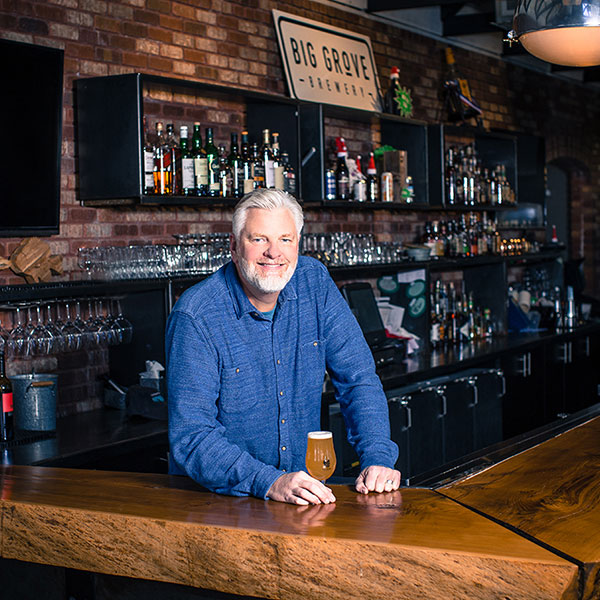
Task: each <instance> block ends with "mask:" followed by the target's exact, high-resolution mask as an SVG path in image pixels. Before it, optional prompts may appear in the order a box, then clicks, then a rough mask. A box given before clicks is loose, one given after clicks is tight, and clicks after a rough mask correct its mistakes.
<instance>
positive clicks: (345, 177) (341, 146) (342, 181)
mask: <svg viewBox="0 0 600 600" xmlns="http://www.w3.org/2000/svg"><path fill="white" fill-rule="evenodd" d="M335 142H336V145H337V164H336V169H335V192H336V197H337V199H338V200H349V199H350V173H349V172H348V165H347V164H346V157H347V156H348V150H347V148H346V142H345V140H344V138H342V137H339V138H337V139H336V141H335Z"/></svg>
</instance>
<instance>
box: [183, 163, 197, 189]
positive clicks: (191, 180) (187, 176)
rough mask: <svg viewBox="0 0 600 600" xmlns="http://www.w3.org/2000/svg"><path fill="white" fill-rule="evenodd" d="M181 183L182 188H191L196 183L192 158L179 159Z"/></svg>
mask: <svg viewBox="0 0 600 600" xmlns="http://www.w3.org/2000/svg"><path fill="white" fill-rule="evenodd" d="M181 185H182V186H183V189H184V190H185V189H191V188H193V187H194V186H195V185H196V181H195V177H194V159H193V158H182V159H181Z"/></svg>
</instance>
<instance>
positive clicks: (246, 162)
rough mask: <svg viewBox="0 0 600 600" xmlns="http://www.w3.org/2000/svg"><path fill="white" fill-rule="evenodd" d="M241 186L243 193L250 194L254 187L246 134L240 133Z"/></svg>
mask: <svg viewBox="0 0 600 600" xmlns="http://www.w3.org/2000/svg"><path fill="white" fill-rule="evenodd" d="M241 156H242V172H243V173H242V186H243V193H244V194H247V193H248V192H251V191H252V190H253V189H254V187H255V185H254V171H253V166H254V164H253V162H252V157H251V156H250V146H249V145H248V132H247V131H242V151H241Z"/></svg>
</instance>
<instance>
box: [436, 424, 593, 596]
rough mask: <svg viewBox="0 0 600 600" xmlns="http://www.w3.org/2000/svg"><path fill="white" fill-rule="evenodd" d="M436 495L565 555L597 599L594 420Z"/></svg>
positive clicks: (588, 592)
mask: <svg viewBox="0 0 600 600" xmlns="http://www.w3.org/2000/svg"><path fill="white" fill-rule="evenodd" d="M439 491H440V492H442V493H444V494H445V495H447V496H448V497H450V498H453V499H456V500H458V501H460V502H461V503H463V504H465V505H467V506H471V507H473V508H475V509H477V510H478V511H481V512H483V513H485V514H487V515H490V516H491V517H493V518H494V519H497V520H499V521H502V522H503V523H506V524H508V525H510V526H511V527H514V528H517V529H518V530H519V531H521V532H523V533H525V534H527V535H529V536H532V537H534V538H536V539H538V540H540V541H542V542H544V543H545V544H548V545H549V546H552V547H553V548H555V549H557V550H559V551H560V552H563V553H564V554H565V555H567V556H569V557H571V558H572V559H573V560H574V561H576V562H578V563H579V564H581V565H582V568H583V571H584V573H585V582H584V593H583V598H590V599H591V598H600V417H596V418H594V419H592V420H590V421H588V422H586V423H584V424H582V425H580V426H578V427H575V428H574V429H571V430H569V431H567V432H566V433H563V434H561V435H558V436H557V437H555V438H553V439H551V440H548V441H546V442H543V443H542V444H539V445H538V446H535V447H534V448H531V449H529V450H527V451H525V452H522V453H521V454H518V455H516V456H513V457H511V458H509V459H507V460H505V461H503V462H501V463H499V464H497V465H495V466H493V467H490V468H489V469H487V470H485V471H483V472H481V473H478V474H476V475H474V476H472V477H469V478H467V479H464V480H462V481H456V482H454V483H452V484H449V485H446V486H443V487H442V488H440V489H439Z"/></svg>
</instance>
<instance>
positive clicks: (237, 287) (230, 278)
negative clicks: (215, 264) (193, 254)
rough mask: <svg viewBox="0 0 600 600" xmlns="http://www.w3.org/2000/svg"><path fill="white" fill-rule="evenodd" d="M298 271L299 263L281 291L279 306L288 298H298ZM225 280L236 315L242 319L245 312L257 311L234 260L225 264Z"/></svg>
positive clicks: (278, 299) (278, 300)
mask: <svg viewBox="0 0 600 600" xmlns="http://www.w3.org/2000/svg"><path fill="white" fill-rule="evenodd" d="M297 271H298V265H296V271H294V274H293V275H292V278H291V279H290V280H289V281H288V283H287V285H286V286H285V287H284V288H283V289H282V290H281V292H280V293H279V297H278V298H277V304H278V305H279V306H281V304H282V303H283V302H285V301H286V300H296V298H297V297H298V296H297V293H296V281H297V277H296V273H297ZM225 281H226V282H227V287H228V288H229V294H230V296H231V299H232V301H233V308H234V310H235V315H236V317H237V318H238V319H241V318H242V317H243V316H244V315H245V314H248V313H256V312H257V311H256V307H255V306H254V305H253V304H252V303H251V302H250V300H248V296H246V292H244V288H243V287H242V283H241V282H240V278H239V275H238V272H237V269H236V267H235V265H234V264H233V261H230V262H229V263H228V264H227V265H226V266H225Z"/></svg>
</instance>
